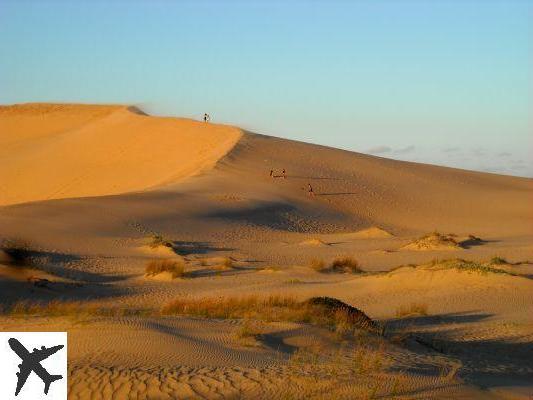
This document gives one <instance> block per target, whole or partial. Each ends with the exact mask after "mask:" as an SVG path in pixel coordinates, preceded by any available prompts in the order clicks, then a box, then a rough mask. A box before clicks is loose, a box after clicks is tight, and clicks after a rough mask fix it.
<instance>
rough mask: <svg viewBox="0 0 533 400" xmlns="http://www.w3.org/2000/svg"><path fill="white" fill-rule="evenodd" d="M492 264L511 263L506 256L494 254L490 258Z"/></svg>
mask: <svg viewBox="0 0 533 400" xmlns="http://www.w3.org/2000/svg"><path fill="white" fill-rule="evenodd" d="M490 263H491V264H492V265H507V264H510V263H509V262H508V261H507V260H506V259H505V258H502V257H498V256H494V257H492V258H491V259H490Z"/></svg>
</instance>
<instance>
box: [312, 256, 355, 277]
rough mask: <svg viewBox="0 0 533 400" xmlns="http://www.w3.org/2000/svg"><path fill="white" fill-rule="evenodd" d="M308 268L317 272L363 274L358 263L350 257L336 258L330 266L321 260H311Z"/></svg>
mask: <svg viewBox="0 0 533 400" xmlns="http://www.w3.org/2000/svg"><path fill="white" fill-rule="evenodd" d="M310 267H311V268H312V269H314V270H315V271H317V272H322V273H327V272H337V273H352V274H360V273H362V272H364V271H363V270H362V269H361V266H360V265H359V262H358V261H357V260H356V259H355V258H352V257H337V258H335V259H334V260H333V261H332V262H331V263H330V264H326V263H325V262H324V261H323V260H320V259H313V260H311V263H310Z"/></svg>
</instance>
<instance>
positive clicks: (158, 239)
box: [150, 234, 172, 249]
mask: <svg viewBox="0 0 533 400" xmlns="http://www.w3.org/2000/svg"><path fill="white" fill-rule="evenodd" d="M159 246H164V247H172V242H171V241H170V240H167V239H165V238H164V237H163V235H160V234H154V235H152V241H151V242H150V247H151V248H153V249H155V248H157V247H159Z"/></svg>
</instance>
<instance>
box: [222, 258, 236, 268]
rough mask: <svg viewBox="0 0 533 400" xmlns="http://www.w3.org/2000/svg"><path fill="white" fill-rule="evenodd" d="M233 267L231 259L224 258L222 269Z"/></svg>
mask: <svg viewBox="0 0 533 400" xmlns="http://www.w3.org/2000/svg"><path fill="white" fill-rule="evenodd" d="M233 268H235V264H234V263H233V260H232V259H231V258H230V257H226V258H224V261H223V262H222V269H233Z"/></svg>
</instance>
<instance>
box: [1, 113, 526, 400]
mask: <svg viewBox="0 0 533 400" xmlns="http://www.w3.org/2000/svg"><path fill="white" fill-rule="evenodd" d="M271 168H273V169H274V170H275V175H278V174H279V173H280V171H281V169H282V168H285V169H286V170H287V177H286V179H284V178H283V177H276V178H271V177H269V171H270V169H271ZM184 178H189V179H184ZM308 183H311V185H312V186H313V189H314V193H315V195H314V196H313V197H310V196H308V195H307V192H306V188H307V184H308ZM111 194H113V196H109V195H111ZM532 198H533V180H531V179H526V178H517V177H508V176H501V175H494V174H485V173H478V172H471V171H463V170H457V169H450V168H443V167H436V166H431V165H423V164H415V163H407V162H400V161H394V160H388V159H384V158H380V157H373V156H368V155H364V154H358V153H352V152H347V151H341V150H337V149H332V148H327V147H322V146H316V145H311V144H306V143H300V142H294V141H290V140H284V139H279V138H274V137H268V136H263V135H257V134H253V133H248V132H242V131H241V130H239V129H237V128H232V127H227V126H221V125H216V124H203V123H200V122H195V121H190V120H183V119H176V118H154V117H149V116H146V115H142V114H140V113H139V112H138V111H136V110H131V109H128V108H126V107H118V106H81V105H46V104H33V105H21V106H10V107H0V204H2V205H3V206H0V239H3V238H9V239H21V240H23V241H25V242H26V243H29V244H30V247H31V250H32V251H31V254H30V255H31V260H29V261H28V264H29V265H28V266H29V267H31V268H36V267H37V268H41V269H44V270H45V271H46V272H42V271H41V272H38V271H36V270H35V269H24V270H22V271H18V272H16V273H15V272H14V270H13V268H12V266H7V267H6V266H0V293H1V294H0V296H1V300H2V303H4V304H8V303H10V302H13V301H16V300H26V299H30V300H36V299H42V300H52V299H58V298H59V299H67V300H80V301H84V302H85V301H86V302H88V303H92V302H98V303H99V304H103V305H106V306H111V307H114V306H122V307H133V308H137V307H140V308H149V309H153V310H157V309H158V308H159V307H160V306H161V305H162V304H164V303H165V302H166V301H168V300H170V299H172V298H174V297H175V296H190V297H204V296H235V295H237V296H238V295H245V294H265V295H268V294H272V293H277V294H290V295H294V296H296V297H298V298H302V299H303V298H307V297H310V296H318V295H320V296H324V295H327V296H332V297H337V298H340V299H342V300H344V301H346V302H348V303H350V304H352V305H354V306H357V307H359V308H361V309H363V310H364V311H365V312H366V313H367V314H368V315H369V316H371V317H372V318H375V319H377V320H379V321H381V322H382V323H385V324H388V325H389V326H390V327H391V329H393V330H398V331H409V332H412V333H416V334H417V335H419V336H420V337H423V338H426V339H427V340H429V341H432V342H436V343H438V345H439V346H441V347H442V349H441V350H442V351H440V352H439V351H436V350H435V349H431V348H427V346H426V347H424V346H422V345H416V346H404V345H396V344H390V345H389V344H388V345H387V346H386V350H385V352H386V354H387V355H388V356H390V357H391V359H392V360H393V362H392V366H391V368H389V369H387V370H386V371H381V372H379V373H374V374H370V375H368V376H363V377H361V379H362V380H353V374H352V375H349V376H348V377H347V378H346V379H344V378H342V371H341V375H339V376H338V377H336V378H331V375H329V372H328V373H326V372H324V371H322V372H320V374H325V375H320V376H325V377H326V378H327V379H326V378H324V379H321V380H319V381H318V383H317V380H316V379H315V378H312V379H311V377H312V376H314V375H313V374H311V373H309V374H308V373H307V372H306V374H307V375H305V374H304V376H301V375H299V374H295V373H294V371H291V370H290V362H289V360H290V359H291V356H292V355H293V354H294V352H295V351H296V350H297V349H304V350H305V349H306V348H307V347H308V346H309V343H317V342H318V343H321V345H323V346H325V347H324V348H325V349H330V350H331V349H333V350H335V351H337V350H338V349H339V346H341V347H342V346H343V344H342V343H339V341H338V340H335V338H331V337H330V336H329V335H330V334H329V333H328V332H326V331H324V330H321V329H317V328H313V327H309V326H308V325H305V324H304V325H300V324H293V323H278V322H276V323H269V324H266V325H265V327H264V329H265V331H264V336H263V339H262V340H260V341H259V343H256V344H254V345H252V346H250V345H249V343H243V342H242V341H239V340H236V339H235V331H236V329H237V328H238V327H239V326H240V324H241V322H239V321H233V320H232V321H220V320H209V319H207V320H204V319H198V318H189V317H160V316H159V317H158V316H157V315H151V316H149V317H142V316H141V317H120V318H111V317H109V318H81V320H79V319H76V318H75V319H74V320H70V319H67V320H63V319H60V318H59V319H58V318H48V319H47V318H42V319H27V320H26V319H18V318H8V317H0V321H1V326H2V329H10V330H25V329H67V330H68V331H69V334H70V338H71V340H72V341H71V343H72V345H71V346H70V347H69V352H70V353H69V357H70V359H71V368H70V371H69V373H70V377H69V379H70V381H69V382H70V383H69V384H70V396H71V397H72V398H91V396H93V395H96V397H98V396H102V397H103V398H112V397H113V396H123V393H125V392H129V393H130V394H131V396H132V397H135V396H138V397H139V398H157V399H159V398H173V397H176V396H180V397H181V398H191V399H196V398H231V396H233V397H234V398H284V397H283V395H284V391H283V390H280V388H281V387H283V388H284V390H285V391H291V393H292V394H291V396H288V398H327V395H328V394H331V393H336V395H338V396H337V397H338V398H349V399H352V398H368V396H369V393H370V392H372V390H374V389H373V388H374V387H375V386H376V384H377V383H380V384H382V385H383V386H380V389H379V390H381V391H382V393H385V394H384V395H383V398H388V397H391V393H392V392H393V391H394V390H393V387H395V385H396V383H394V382H397V379H399V378H398V377H399V376H400V377H402V378H401V379H402V381H401V385H399V389H398V390H397V391H398V392H399V393H400V394H399V395H398V396H396V397H395V398H424V399H425V398H454V399H455V398H465V399H468V398H479V399H487V398H489V399H490V398H513V397H512V396H515V397H516V398H524V397H520V396H522V395H523V394H524V393H526V394H527V391H528V390H531V384H530V382H531V377H532V376H533V371H532V370H531V367H530V365H529V363H528V360H529V359H530V358H531V357H532V355H531V343H533V319H532V318H531V315H533V304H532V301H531V299H532V298H533V286H532V285H533V283H532V282H533V281H532V280H531V277H533V266H532V264H531V263H522V264H520V265H507V266H505V268H506V269H507V270H509V271H510V272H513V273H516V274H517V276H514V275H506V274H487V275H482V274H476V273H474V274H471V273H466V272H458V271H456V270H427V269H413V268H402V269H399V270H396V271H393V272H392V273H388V274H386V273H376V274H374V273H371V274H369V275H364V276H353V275H345V274H320V273H317V272H315V271H313V270H312V269H311V268H309V267H308V266H307V265H308V263H309V261H310V260H311V259H313V258H319V259H323V260H325V261H326V262H329V261H331V260H332V259H333V258H335V257H339V256H350V257H355V258H357V260H358V261H359V262H360V263H361V264H362V266H363V268H364V269H365V270H367V271H370V272H375V271H386V270H389V269H390V268H392V267H396V266H398V265H400V264H411V263H414V264H421V263H426V262H428V261H430V260H432V259H435V258H455V257H461V258H465V259H472V260H488V259H490V258H491V257H493V256H494V255H498V256H500V257H504V258H507V259H508V260H509V261H512V262H517V261H525V260H533V207H531V200H532ZM433 230H438V231H440V232H442V233H453V234H456V235H458V236H457V237H461V238H462V237H467V236H468V235H469V234H473V235H476V236H479V237H481V238H482V239H484V240H483V241H474V242H471V243H469V242H466V244H465V245H462V246H458V247H456V248H453V249H445V250H435V249H433V248H430V249H428V250H427V251H415V250H405V249H403V248H404V246H405V245H407V244H408V243H411V242H412V241H413V240H414V239H416V238H417V237H419V236H421V235H422V234H426V233H428V232H430V231H433ZM154 233H158V234H161V235H163V236H164V238H165V239H166V240H168V241H171V242H172V243H173V249H170V248H168V247H165V248H159V249H157V248H156V249H152V248H150V247H149V246H147V245H148V243H149V240H150V239H149V237H150V235H152V234H154ZM454 237H455V236H454ZM0 255H1V254H0ZM225 257H232V259H233V260H234V264H235V266H236V268H234V269H228V270H221V269H218V266H219V265H220V264H221V263H222V262H223V260H224V258H225ZM161 258H173V259H179V260H184V261H185V263H186V267H187V270H188V271H189V273H190V275H189V277H188V278H187V279H176V280H169V279H147V278H146V277H145V276H144V267H145V265H146V263H147V262H148V261H150V260H153V259H161ZM0 263H3V264H9V260H7V259H6V257H5V254H4V255H3V256H2V257H1V258H0ZM17 268H20V267H17ZM262 268H265V269H262ZM28 274H30V275H35V274H37V275H39V276H42V277H43V278H45V279H48V280H50V281H51V283H50V284H48V286H47V287H35V285H34V284H33V283H32V282H28V281H27V277H28ZM411 303H421V304H424V305H426V306H427V309H428V314H429V315H427V316H423V315H422V316H408V317H404V318H401V319H397V318H396V310H397V309H398V307H401V306H409V305H410V304H411ZM101 332H106V335H101ZM352 345H354V346H356V347H357V344H353V343H352ZM131 349H135V351H134V352H132V350H131ZM343 351H344V350H343ZM350 351H351V350H350ZM353 358H354V356H353V353H350V352H348V353H343V359H346V360H348V364H350V365H351V364H353V361H354V360H353ZM326 364H327V363H326ZM326 364H324V365H320V368H326V369H328V368H330V367H331V366H330V365H329V366H328V365H326ZM456 365H459V367H457V368H459V369H458V372H457V374H456V375H457V376H455V375H454V376H450V377H448V376H447V374H448V372H446V371H449V370H450V368H451V369H452V370H453V368H455V366H456ZM450 366H452V367H453V368H452V367H450ZM328 371H329V369H328ZM343 371H344V373H347V371H348V369H346V370H343ZM442 371H445V373H443V372H442ZM289 382H290V385H289V386H290V387H289V386H287V385H288V383H289ZM398 382H399V381H398ZM284 385H285V386H284ZM317 385H318V386H319V387H317ZM309 388H313V389H312V390H311V392H309V390H308V389H309ZM354 390H362V391H363V392H361V393H360V392H357V394H356V392H355V391H354ZM313 396H314V397H313ZM321 396H322V397H321ZM285 398H287V397H285ZM525 398H527V397H525Z"/></svg>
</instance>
